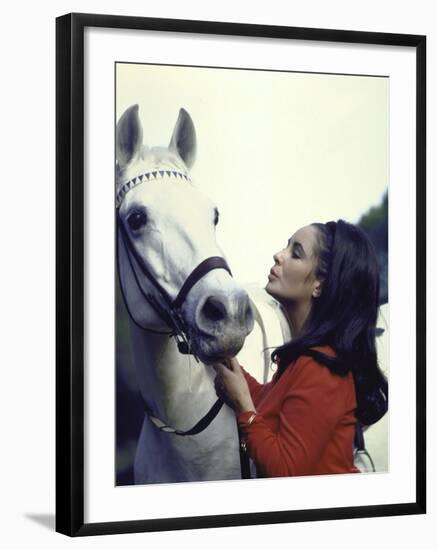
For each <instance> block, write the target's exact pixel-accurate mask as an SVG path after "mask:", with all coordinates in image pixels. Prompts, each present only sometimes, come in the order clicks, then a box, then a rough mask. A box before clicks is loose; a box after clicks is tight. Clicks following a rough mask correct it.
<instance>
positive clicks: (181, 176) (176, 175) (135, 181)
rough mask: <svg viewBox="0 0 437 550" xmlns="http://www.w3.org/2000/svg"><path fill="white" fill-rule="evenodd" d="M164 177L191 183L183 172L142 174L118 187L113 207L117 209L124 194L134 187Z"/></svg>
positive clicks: (169, 171) (155, 171)
mask: <svg viewBox="0 0 437 550" xmlns="http://www.w3.org/2000/svg"><path fill="white" fill-rule="evenodd" d="M165 177H168V178H175V179H182V180H186V181H191V178H190V176H188V174H185V173H183V172H178V171H176V170H154V171H153V172H145V173H144V174H141V175H140V176H137V177H136V178H132V179H131V180H129V181H127V182H126V183H123V185H122V186H121V187H120V190H119V191H118V193H117V196H116V198H115V207H116V208H118V207H119V206H120V204H121V203H122V201H123V199H124V196H125V195H126V193H127V192H128V191H130V190H131V189H133V188H134V187H136V186H137V185H140V183H145V182H146V181H153V180H159V179H162V178H165Z"/></svg>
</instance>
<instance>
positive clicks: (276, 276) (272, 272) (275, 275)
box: [269, 267, 278, 279]
mask: <svg viewBox="0 0 437 550" xmlns="http://www.w3.org/2000/svg"><path fill="white" fill-rule="evenodd" d="M270 278H272V279H277V278H278V274H277V273H276V271H275V270H274V269H273V267H272V269H271V270H270V273H269V279H270Z"/></svg>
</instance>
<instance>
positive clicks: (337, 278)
mask: <svg viewBox="0 0 437 550" xmlns="http://www.w3.org/2000/svg"><path fill="white" fill-rule="evenodd" d="M312 226H313V227H314V228H315V229H316V230H317V248H316V250H315V254H316V257H317V259H318V262H317V267H316V272H315V274H316V277H317V278H318V279H319V280H321V281H322V291H321V295H320V296H319V297H318V298H313V304H312V308H311V312H310V315H309V317H308V319H307V321H306V323H305V326H304V329H303V331H302V335H301V336H299V337H297V338H296V339H294V340H292V341H291V342H287V343H285V344H284V345H282V346H280V347H278V348H277V349H275V351H274V352H273V353H272V359H273V360H274V361H277V362H278V363H279V365H278V374H277V379H278V378H279V377H280V376H281V375H282V373H283V371H284V370H285V369H286V368H287V366H288V365H289V364H290V363H291V362H292V361H294V360H295V359H297V358H298V357H300V356H301V355H306V356H311V357H314V358H315V359H316V360H317V361H318V362H319V363H321V364H323V365H325V366H326V367H328V368H329V369H330V370H331V372H333V373H335V374H338V375H340V376H345V375H346V374H347V373H348V372H349V371H352V374H353V377H354V382H355V390H356V395H357V418H358V420H359V421H360V422H361V423H362V424H364V425H370V424H373V423H375V422H376V421H377V420H379V419H380V418H381V417H382V416H383V415H384V414H385V412H386V411H387V409H388V384H387V379H386V378H385V376H384V374H383V373H382V371H381V370H380V368H379V366H378V359H377V354H376V341H375V338H376V321H377V316H378V298H379V270H378V261H377V258H376V253H375V250H374V249H373V246H372V243H371V242H370V241H369V239H368V238H367V236H366V235H365V234H364V232H363V231H362V230H361V229H360V228H359V227H357V226H355V225H353V224H350V223H347V222H345V221H343V220H338V221H337V222H328V223H326V224H323V223H314V224H312ZM324 345H329V346H331V347H332V348H333V349H334V351H335V353H336V356H335V357H332V356H328V355H326V354H324V353H322V352H320V351H318V350H315V349H311V348H313V347H315V346H324Z"/></svg>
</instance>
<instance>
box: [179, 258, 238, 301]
mask: <svg viewBox="0 0 437 550" xmlns="http://www.w3.org/2000/svg"><path fill="white" fill-rule="evenodd" d="M213 269H225V270H226V271H227V272H228V273H229V275H230V276H231V277H232V272H231V270H230V268H229V266H228V264H227V263H226V260H225V259H224V258H221V257H220V256H211V257H210V258H206V260H203V262H201V263H200V264H199V265H198V266H197V267H195V268H194V269H193V271H192V272H191V273H190V274H189V275H188V277H187V278H186V280H185V282H184V284H183V285H182V288H181V289H180V291H179V294H178V295H177V296H176V298H175V300H174V301H173V304H172V307H173V308H174V309H179V308H180V307H181V306H182V304H183V303H184V301H185V298H186V297H187V294H188V293H189V292H190V290H191V289H192V287H193V286H194V285H195V284H196V283H197V281H199V280H200V279H201V278H202V277H204V276H205V275H206V274H207V273H209V272H210V271H212V270H213Z"/></svg>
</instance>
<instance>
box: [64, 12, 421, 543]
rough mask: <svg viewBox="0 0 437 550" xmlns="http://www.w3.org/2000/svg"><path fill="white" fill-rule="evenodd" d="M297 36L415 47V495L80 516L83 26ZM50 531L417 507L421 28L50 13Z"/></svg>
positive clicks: (416, 510) (252, 521)
mask: <svg viewBox="0 0 437 550" xmlns="http://www.w3.org/2000/svg"><path fill="white" fill-rule="evenodd" d="M86 27H103V28H107V29H136V30H158V31H164V32H165V31H171V32H177V33H199V34H213V35H214V34H220V35H229V36H242V37H264V38H267V39H268V38H282V39H299V40H312V41H326V42H328V41H330V42H342V43H347V44H357V43H358V44H377V45H389V46H402V47H408V48H413V49H414V50H415V52H416V201H417V202H416V250H417V256H416V258H417V263H416V281H417V286H416V300H417V301H416V307H417V308H416V327H417V333H416V342H417V345H416V381H417V384H416V434H417V441H416V452H417V456H416V499H415V501H414V502H404V503H398V504H387V505H370V506H358V507H342V508H329V509H311V510H294V511H274V512H260V513H243V514H230V515H216V516H196V517H173V518H162V519H144V520H141V521H137V520H135V521H116V522H106V523H84V290H85V289H84V239H86V235H85V233H84V29H85V28H86ZM56 73H57V75H56V134H57V139H56V210H57V213H56V231H57V235H56V278H57V283H56V530H57V531H58V532H60V533H64V534H66V535H69V536H86V535H99V534H117V533H133V532H146V531H162V530H178V529H199V528H210V527H226V526H240V525H241V526H242V525H257V524H274V523H288V522H297V521H320V520H331V519H345V518H364V517H381V516H392V515H408V514H423V513H425V512H426V402H425V396H426V382H425V364H426V290H425V289H426V255H425V254H426V252H425V251H426V188H425V185H426V181H425V177H426V172H425V162H426V156H425V155H426V120H425V118H426V37H425V36H418V35H404V34H389V33H373V32H357V31H347V30H325V29H312V28H296V27H284V26H265V25H252V24H235V23H224V22H210V21H188V20H173V19H154V18H143V17H124V16H123V17H121V16H115V15H96V14H68V15H64V16H62V17H59V18H57V20H56Z"/></svg>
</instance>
